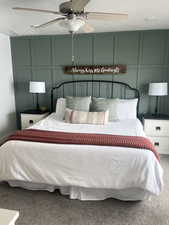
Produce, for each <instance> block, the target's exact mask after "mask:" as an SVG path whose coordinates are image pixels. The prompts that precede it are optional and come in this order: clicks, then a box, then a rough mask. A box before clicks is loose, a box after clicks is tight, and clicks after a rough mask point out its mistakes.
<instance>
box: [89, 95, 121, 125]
mask: <svg viewBox="0 0 169 225" xmlns="http://www.w3.org/2000/svg"><path fill="white" fill-rule="evenodd" d="M116 104H117V99H116V98H114V99H109V98H92V104H91V111H92V112H102V111H107V110H109V121H113V120H118V117H117V110H116Z"/></svg>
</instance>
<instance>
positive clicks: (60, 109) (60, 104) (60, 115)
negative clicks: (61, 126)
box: [55, 98, 66, 120]
mask: <svg viewBox="0 0 169 225" xmlns="http://www.w3.org/2000/svg"><path fill="white" fill-rule="evenodd" d="M65 110H66V99H65V98H58V99H57V102H56V110H55V111H56V118H57V119H59V120H63V119H64V116H65Z"/></svg>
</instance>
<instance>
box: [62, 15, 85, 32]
mask: <svg viewBox="0 0 169 225" xmlns="http://www.w3.org/2000/svg"><path fill="white" fill-rule="evenodd" d="M59 25H60V26H62V27H65V28H66V29H68V30H69V32H72V33H75V32H77V31H78V30H79V29H80V28H81V27H82V26H84V25H85V21H84V20H82V19H80V18H73V19H66V20H63V21H61V22H60V23H59Z"/></svg>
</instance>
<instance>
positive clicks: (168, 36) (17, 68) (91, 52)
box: [11, 30, 169, 113]
mask: <svg viewBox="0 0 169 225" xmlns="http://www.w3.org/2000/svg"><path fill="white" fill-rule="evenodd" d="M11 46H12V56H13V69H14V80H15V95H16V106H17V111H21V110H25V109H28V108H30V107H32V108H33V107H34V102H33V100H32V97H30V96H29V93H27V86H28V83H29V80H30V79H34V80H35V79H36V80H40V79H43V80H44V81H46V82H47V86H48V88H50V87H51V86H54V85H55V84H56V83H57V82H60V81H63V80H72V79H108V80H117V81H123V82H126V83H129V84H131V85H132V86H134V87H137V88H139V89H140V91H141V107H140V112H143V113H146V112H147V111H153V109H154V98H153V97H151V98H150V97H149V96H148V95H147V85H148V83H149V82H153V81H154V82H156V81H167V82H168V81H169V31H168V30H153V31H135V32H133V31H131V32H115V33H95V34H80V35H77V36H75V43H74V46H75V51H74V52H75V64H115V63H123V64H127V73H126V74H123V75H66V74H64V71H63V67H64V66H66V65H71V63H72V62H71V60H72V59H71V54H72V52H71V36H70V35H51V36H46V35H45V36H26V37H13V38H11ZM21 82H24V86H23V87H24V88H22V89H20V88H19V86H18V85H19V84H21ZM97 90H98V88H97V87H96V86H93V89H92V93H91V94H93V93H95V92H97ZM75 92H76V94H78V92H79V95H82V93H81V90H67V94H71V93H75ZM99 92H100V93H103V94H104V95H105V93H104V90H103V87H102V88H101V89H99ZM108 92H109V91H108ZM28 96H29V97H28ZM27 97H28V98H27ZM48 97H49V96H48V95H47V96H44V97H43V96H42V97H41V104H43V105H46V106H49V104H48V102H47V101H48ZM25 98H27V103H25ZM168 98H169V97H166V98H164V99H162V98H161V102H160V106H161V111H162V112H164V113H165V112H168V111H169V99H168Z"/></svg>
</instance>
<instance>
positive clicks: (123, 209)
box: [0, 156, 169, 225]
mask: <svg viewBox="0 0 169 225" xmlns="http://www.w3.org/2000/svg"><path fill="white" fill-rule="evenodd" d="M161 164H162V166H163V168H164V173H165V174H164V180H165V188H164V191H163V193H162V194H161V195H160V196H159V197H153V198H152V199H151V200H149V201H142V202H134V203H133V202H122V201H118V200H114V199H108V200H105V201H95V202H94V201H87V202H81V201H79V200H69V199H68V198H67V197H64V196H61V195H60V194H59V193H58V192H57V191H56V192H54V193H48V192H45V191H27V190H23V189H20V188H11V187H9V186H8V185H7V184H1V185H0V208H8V209H16V210H19V211H20V217H19V219H18V221H17V223H16V225H110V224H114V225H169V156H168V157H167V156H164V157H162V159H161Z"/></svg>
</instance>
